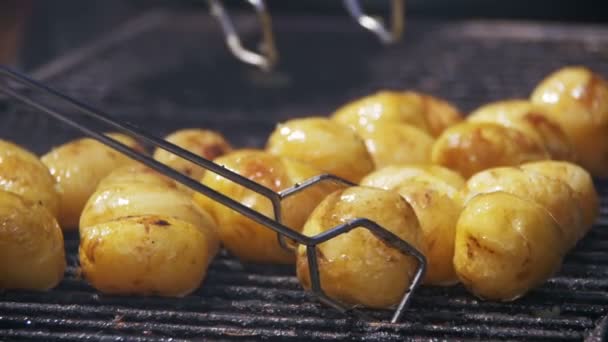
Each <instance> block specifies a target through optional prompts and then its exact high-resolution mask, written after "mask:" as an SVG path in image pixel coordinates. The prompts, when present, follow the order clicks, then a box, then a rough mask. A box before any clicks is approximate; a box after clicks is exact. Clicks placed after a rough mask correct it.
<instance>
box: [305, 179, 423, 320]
mask: <svg viewBox="0 0 608 342" xmlns="http://www.w3.org/2000/svg"><path fill="white" fill-rule="evenodd" d="M355 218H368V219H371V220H373V221H375V222H376V223H378V224H380V225H381V226H383V227H384V228H385V229H387V230H389V231H391V232H392V233H394V234H396V235H398V236H399V237H400V238H402V239H403V240H405V241H407V242H409V243H410V244H411V245H412V246H414V247H415V248H417V249H419V250H421V249H422V242H421V235H422V234H421V230H420V224H419V223H418V219H417V218H416V214H415V213H414V210H413V209H412V207H411V206H410V205H409V204H408V203H407V202H406V201H405V200H403V198H401V197H400V196H399V195H398V194H397V193H394V192H390V191H386V190H381V189H374V188H368V187H352V188H348V189H344V190H338V191H336V192H334V193H332V194H330V195H329V196H327V197H326V198H325V199H324V200H323V201H322V202H321V204H319V206H318V207H317V208H315V210H314V211H313V212H312V214H311V215H310V217H309V218H308V220H307V221H306V224H305V225H304V229H303V233H304V234H305V235H307V236H314V235H317V234H320V233H322V232H324V231H327V230H329V229H330V228H333V227H334V226H337V225H339V224H342V223H345V222H348V221H350V220H352V219H355ZM317 248H318V249H317V259H318V266H319V274H320V279H321V287H322V288H323V290H324V291H325V293H326V294H327V295H328V296H329V297H331V298H333V299H336V300H338V301H341V302H343V303H346V304H352V305H364V306H366V307H371V308H388V307H390V306H392V305H394V304H397V303H398V302H399V300H400V298H401V297H402V296H403V294H404V292H405V291H406V289H407V288H408V286H409V285H410V283H411V281H412V278H413V276H414V274H415V271H416V267H417V261H416V259H414V258H413V257H412V256H409V255H405V254H402V253H401V252H400V251H398V250H397V249H395V248H392V247H391V246H390V245H388V244H386V243H385V242H383V241H382V240H380V239H379V238H377V237H376V236H375V235H374V234H372V233H371V232H370V231H368V230H367V229H364V228H356V229H354V230H352V231H350V232H348V233H345V234H342V235H339V236H337V237H335V238H333V239H331V240H329V241H327V242H324V243H322V244H320V245H318V246H317ZM297 275H298V278H299V280H300V283H301V284H302V286H303V287H304V288H306V289H309V288H310V287H311V282H310V275H309V266H308V260H307V258H306V247H305V246H303V245H300V246H299V247H298V250H297Z"/></svg>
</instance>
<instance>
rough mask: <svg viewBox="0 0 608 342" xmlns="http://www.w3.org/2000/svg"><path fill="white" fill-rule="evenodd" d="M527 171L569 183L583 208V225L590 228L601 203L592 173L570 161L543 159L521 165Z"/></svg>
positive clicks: (587, 228)
mask: <svg viewBox="0 0 608 342" xmlns="http://www.w3.org/2000/svg"><path fill="white" fill-rule="evenodd" d="M521 168H522V169H523V170H525V171H536V172H540V173H542V174H543V175H545V176H547V177H549V178H553V179H557V180H560V181H562V182H564V183H566V184H568V185H569V186H570V187H571V188H572V190H574V194H575V195H576V198H577V199H578V202H579V203H580V206H581V208H582V210H583V225H584V226H585V229H586V230H589V229H590V228H591V226H592V225H593V223H594V222H595V220H596V218H597V217H598V215H599V211H600V203H599V198H598V194H597V191H596V190H595V186H594V185H593V180H592V179H591V175H590V174H589V173H588V172H587V171H586V170H585V169H583V168H582V167H580V166H578V165H576V164H573V163H568V162H563V161H553V160H543V161H538V162H531V163H526V164H523V165H521Z"/></svg>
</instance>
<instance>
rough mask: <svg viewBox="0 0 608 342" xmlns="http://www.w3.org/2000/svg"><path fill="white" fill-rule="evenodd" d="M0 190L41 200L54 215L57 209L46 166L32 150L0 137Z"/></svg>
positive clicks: (32, 200)
mask: <svg viewBox="0 0 608 342" xmlns="http://www.w3.org/2000/svg"><path fill="white" fill-rule="evenodd" d="M0 190H4V191H8V192H12V193H15V194H17V195H19V196H21V198H22V199H23V200H24V201H26V202H28V203H30V204H33V203H41V204H42V205H44V206H45V207H46V208H47V209H49V211H50V212H51V214H53V215H54V216H56V215H57V213H58V212H59V195H58V194H57V190H56V183H55V179H54V178H53V176H51V174H50V172H49V169H48V168H47V167H46V166H45V165H44V164H42V163H41V162H40V160H39V159H38V157H36V156H35V155H34V154H32V153H30V152H29V151H27V150H25V149H24V148H21V147H19V146H17V145H15V144H13V143H11V142H8V141H4V140H0Z"/></svg>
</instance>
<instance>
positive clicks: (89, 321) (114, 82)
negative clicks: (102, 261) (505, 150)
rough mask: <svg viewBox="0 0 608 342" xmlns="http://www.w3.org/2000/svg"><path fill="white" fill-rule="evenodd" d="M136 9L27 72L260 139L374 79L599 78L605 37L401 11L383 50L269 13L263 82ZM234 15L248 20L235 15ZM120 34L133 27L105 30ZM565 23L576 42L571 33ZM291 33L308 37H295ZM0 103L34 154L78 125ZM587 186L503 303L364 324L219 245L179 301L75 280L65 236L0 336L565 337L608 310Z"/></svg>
mask: <svg viewBox="0 0 608 342" xmlns="http://www.w3.org/2000/svg"><path fill="white" fill-rule="evenodd" d="M142 18H143V19H140V21H139V22H138V23H137V25H139V26H138V27H142V26H143V27H144V28H143V29H140V31H138V33H137V34H132V35H126V36H127V37H126V38H124V39H122V40H121V39H117V40H116V41H115V42H114V43H112V44H109V45H108V46H105V47H104V48H103V49H98V48H97V47H93V50H92V51H93V52H94V53H91V54H88V53H87V51H84V52H82V51H81V52H78V53H80V54H81V55H82V58H81V60H79V62H78V63H75V64H73V65H70V64H63V62H62V61H60V62H61V63H59V64H55V65H54V66H50V67H47V68H45V69H43V70H41V71H40V73H39V74H40V75H45V78H46V79H47V80H48V81H49V82H50V83H51V84H52V85H53V86H56V87H57V88H59V89H63V90H65V91H67V92H68V93H70V94H74V95H75V96H76V97H78V98H80V99H82V100H86V101H91V102H92V103H94V104H95V106H96V107H100V108H103V109H107V110H108V111H109V112H111V113H113V114H116V115H119V116H120V118H122V119H125V120H129V121H132V122H135V123H138V124H141V125H142V126H143V127H145V128H147V129H149V130H150V131H152V132H155V133H157V134H159V135H161V134H164V133H167V132H168V131H170V130H174V129H177V128H180V127H188V126H201V125H204V126H208V127H210V128H213V129H217V130H220V131H222V132H223V133H225V134H226V135H227V136H228V138H229V139H231V141H233V142H235V144H236V145H240V146H245V145H247V146H261V145H262V144H263V141H264V139H265V137H266V136H267V135H268V133H270V131H271V130H272V129H273V125H274V122H276V121H278V120H281V119H284V118H287V117H293V116H303V115H310V114H311V113H320V114H323V113H326V112H329V111H331V110H332V109H333V108H335V107H336V106H338V105H339V104H341V103H342V102H344V101H346V100H348V99H351V98H353V97H356V96H360V95H363V94H366V93H368V92H371V91H373V90H375V89H379V88H385V87H399V88H405V87H407V88H416V89H419V90H421V91H426V92H430V93H434V94H437V95H439V96H443V97H446V98H447V99H449V100H452V101H454V102H456V103H457V104H458V105H460V106H461V107H462V108H464V109H466V110H470V109H472V108H474V107H475V106H477V105H479V104H481V103H483V102H487V101H491V100H496V99H500V98H507V97H521V96H526V94H527V93H528V92H529V91H530V90H531V89H532V87H533V86H534V84H535V83H536V82H538V80H540V79H541V78H542V77H543V76H544V75H545V74H547V73H548V72H550V71H552V70H554V69H556V68H558V67H560V66H562V65H564V64H578V63H582V64H585V65H588V66H590V67H592V68H594V69H596V70H597V71H599V72H600V73H603V74H604V75H608V40H606V39H605V38H602V37H607V36H608V34H607V33H608V31H607V30H606V29H600V28H597V29H596V28H584V29H580V28H576V27H575V28H566V27H554V28H549V29H547V28H543V29H542V30H539V29H537V28H536V27H534V26H526V25H523V24H504V25H506V27H507V28H509V27H510V28H511V30H510V31H509V30H508V29H505V28H504V27H502V26H500V27H502V30H499V29H498V27H497V26H496V24H490V23H475V22H427V21H420V22H415V21H414V22H411V23H410V27H409V28H408V33H407V35H406V37H405V44H403V45H402V46H398V47H395V48H392V49H390V50H385V51H383V50H378V49H379V44H377V42H376V41H375V40H374V38H373V37H368V36H367V35H366V34H365V33H364V32H361V31H359V30H358V29H357V28H356V27H355V26H353V25H352V23H350V22H349V21H347V20H344V21H341V20H339V19H335V18H311V17H296V18H287V19H281V18H279V19H278V20H277V21H276V29H277V32H278V37H277V39H278V43H279V46H281V47H282V48H281V49H282V51H283V56H282V58H283V59H282V60H283V61H284V66H283V67H282V70H279V74H278V75H273V76H272V77H264V76H262V75H261V74H259V73H258V72H257V71H253V70H250V69H248V68H247V67H245V66H242V65H240V64H239V63H238V62H237V61H234V60H232V59H231V57H230V56H229V55H228V54H227V52H226V51H225V48H224V46H223V42H222V40H221V35H220V33H219V31H217V29H216V28H214V27H213V26H211V25H210V24H209V23H207V22H206V21H205V20H206V19H205V18H206V16H204V15H199V14H183V13H179V12H155V13H152V14H147V15H145V16H143V17H142ZM142 22H143V23H145V25H144V24H142ZM239 23H240V24H241V25H242V26H243V27H245V28H246V27H247V26H249V25H251V23H249V22H248V20H247V19H246V18H244V19H242V20H240V21H239ZM137 25H135V26H137ZM509 25H511V26H509ZM491 28H496V30H491ZM484 29H485V31H484ZM516 29H517V30H516ZM125 30H127V31H128V30H133V24H132V25H131V27H128V28H126V29H124V30H122V31H119V32H123V33H124V32H125ZM552 30H553V31H552ZM580 30H582V31H580ZM327 32H335V33H327ZM488 32H495V33H494V34H490V33H488ZM504 32H507V33H504ZM517 32H519V33H517ZM580 32H584V33H585V34H584V37H585V39H584V40H576V39H578V37H580V36H581V35H580ZM306 38H313V39H315V41H314V42H311V43H306V44H304V43H302V42H303V39H306ZM203 41H204V43H205V45H203V44H202V42H203ZM336 42H340V44H337V43H336ZM162 51H172V52H173V53H172V54H168V53H161V52H162ZM317 52H318V53H317ZM142 56H145V57H146V58H143V59H142ZM254 85H255V86H256V88H255V90H253V88H252V87H253V86H254ZM0 112H3V114H2V115H3V119H4V120H5V121H3V125H2V126H1V127H0V136H1V137H3V138H5V139H11V140H14V141H16V142H18V143H20V144H23V145H24V146H27V147H29V148H31V149H33V150H34V151H36V152H39V153H42V152H45V151H46V150H48V149H49V147H50V146H52V145H54V144H58V143H61V142H63V141H65V140H66V139H69V138H73V137H76V136H77V135H78V132H74V131H73V130H70V129H67V128H65V127H63V126H59V125H57V124H55V123H54V122H51V121H49V119H47V118H46V117H43V116H41V115H37V114H35V113H32V112H30V111H28V110H25V109H24V108H22V107H19V106H16V107H13V106H12V105H6V104H1V103H0ZM598 189H599V190H600V193H601V195H602V211H601V215H602V217H601V218H600V219H599V220H598V224H597V225H596V227H595V228H594V229H593V230H592V231H591V232H590V233H589V234H588V236H587V237H586V238H585V239H584V240H583V241H581V242H580V243H579V245H578V246H577V248H576V249H575V250H574V251H572V252H571V253H570V254H569V256H568V257H567V258H566V260H565V262H564V266H563V268H562V271H561V272H560V274H558V275H557V276H556V277H554V278H552V279H550V280H549V281H548V282H547V283H546V284H545V285H544V286H542V287H541V288H539V289H537V290H534V291H532V293H530V294H529V295H528V296H526V297H524V298H522V299H520V300H518V301H515V302H513V303H493V302H483V301H479V300H476V299H475V298H474V297H472V296H471V295H469V294H468V293H467V292H466V291H465V290H464V289H463V288H462V287H459V286H457V287H454V288H434V287H425V288H422V289H420V290H419V291H418V292H417V294H416V296H414V298H413V300H412V305H411V307H410V309H408V311H407V312H406V314H405V317H404V319H403V321H404V322H403V323H399V324H394V325H391V324H387V323H366V322H361V321H358V320H355V319H352V318H348V317H344V316H342V315H340V314H337V313H335V312H334V311H332V310H330V309H328V308H326V307H325V306H322V305H320V304H317V303H316V302H315V301H314V300H312V298H310V297H309V296H308V295H306V294H305V293H304V292H303V291H302V290H301V289H300V286H299V284H298V282H297V280H296V278H295V277H294V271H293V269H292V268H291V267H284V266H276V267H268V266H260V265H243V264H241V263H240V262H238V261H236V260H235V259H234V258H232V257H231V256H229V255H227V254H221V255H220V256H219V257H218V258H217V259H216V260H215V261H214V262H213V264H212V265H211V268H210V270H209V274H208V277H207V280H206V282H205V284H204V285H203V286H202V287H201V289H199V290H198V291H197V292H195V293H194V294H192V295H190V296H188V297H185V298H181V299H163V298H153V297H149V298H142V297H117V296H106V295H102V294H99V293H96V292H95V291H94V290H93V289H91V288H90V287H89V286H88V285H87V284H86V283H85V282H84V281H83V280H81V279H80V278H79V275H78V271H77V257H76V252H77V247H78V240H77V235H76V234H73V233H70V234H67V235H66V248H67V249H68V261H69V265H70V267H69V268H68V270H67V273H66V278H65V280H64V281H63V282H62V283H61V284H60V286H59V287H58V288H57V289H55V290H53V291H51V292H49V293H36V292H23V291H9V292H5V293H2V294H0V340H4V339H6V340H43V341H71V340H91V341H93V340H95V341H123V340H124V341H127V340H128V341H168V340H171V341H180V340H183V339H203V338H204V339H245V340H251V339H262V338H263V339H271V340H273V339H276V340H290V339H291V340H308V341H310V340H328V339H339V340H353V339H363V338H365V339H366V340H370V341H376V340H377V341H385V340H403V339H404V337H408V338H412V339H417V338H420V339H428V338H436V339H442V338H458V339H476V338H484V339H485V338H492V339H519V340H581V339H583V338H585V337H586V336H589V335H590V334H591V333H592V331H593V330H594V329H596V327H597V329H598V330H597V331H600V330H601V328H602V326H601V325H600V324H599V322H600V320H601V319H602V317H604V316H606V315H607V314H608V230H607V228H608V184H598ZM372 314H373V315H377V316H378V317H382V318H385V319H386V318H387V317H388V313H377V312H374V313H372ZM604 322H605V320H604ZM604 324H606V323H604ZM604 329H605V328H604ZM600 338H601V337H600Z"/></svg>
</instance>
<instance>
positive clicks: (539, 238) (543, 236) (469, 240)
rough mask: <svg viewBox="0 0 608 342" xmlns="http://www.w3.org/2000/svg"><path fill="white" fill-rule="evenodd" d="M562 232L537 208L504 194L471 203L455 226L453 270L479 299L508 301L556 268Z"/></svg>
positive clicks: (559, 254)
mask: <svg viewBox="0 0 608 342" xmlns="http://www.w3.org/2000/svg"><path fill="white" fill-rule="evenodd" d="M560 234H561V230H560V228H559V227H558V225H557V223H556V222H555V220H553V219H552V218H551V216H550V215H549V213H548V212H547V211H546V210H545V209H544V208H542V207H541V206H540V205H538V204H536V203H534V202H532V201H529V200H525V199H522V198H521V197H518V196H515V195H512V194H508V193H505V192H500V191H499V192H492V193H487V194H480V195H477V196H475V197H474V198H472V199H471V200H470V201H469V202H468V203H467V205H466V206H465V208H464V210H463V211H462V213H461V214H460V218H459V219H458V223H457V225H456V243H455V254H454V267H455V269H456V273H457V274H458V277H459V278H460V280H461V281H462V283H463V284H464V286H465V287H466V288H468V289H469V290H470V291H471V292H472V293H473V294H474V295H476V296H477V297H479V298H482V299H489V300H498V301H511V300H515V299H517V298H519V297H521V296H523V295H524V294H526V293H527V292H528V291H529V290H531V289H532V288H534V287H536V286H539V285H541V284H542V283H543V282H544V281H545V280H547V278H549V277H550V276H551V275H553V274H554V273H555V272H556V271H557V270H558V268H559V266H560V264H561V261H562V257H563V249H561V248H560V247H559V245H560V243H561V240H562V239H563V238H562V237H561V235H560Z"/></svg>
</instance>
